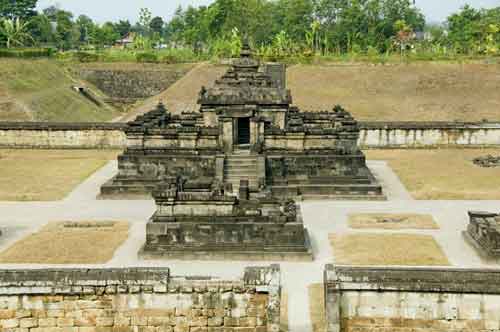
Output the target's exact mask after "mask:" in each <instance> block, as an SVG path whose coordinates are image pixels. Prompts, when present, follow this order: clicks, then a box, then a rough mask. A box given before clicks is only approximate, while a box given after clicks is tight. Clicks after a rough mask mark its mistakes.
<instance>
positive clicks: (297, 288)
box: [0, 162, 500, 332]
mask: <svg viewBox="0 0 500 332" xmlns="http://www.w3.org/2000/svg"><path fill="white" fill-rule="evenodd" d="M368 166H369V167H370V169H371V171H372V172H373V173H374V175H375V176H376V177H377V179H378V180H379V181H380V183H381V184H382V185H383V187H384V191H385V192H386V193H387V195H388V198H389V201H387V202H355V201H344V202H331V201H320V202H313V201H311V202H304V203H302V204H301V207H302V212H303V218H304V225H305V227H307V228H308V230H309V232H310V236H311V242H312V247H313V251H314V257H315V261H314V262H309V263H306V262H304V263H293V262H286V263H281V269H282V279H283V280H282V285H283V288H284V292H286V293H287V294H288V301H289V317H290V318H289V326H290V331H292V332H295V331H297V332H299V331H300V332H304V331H305V332H307V331H311V329H312V327H311V322H310V316H309V308H308V293H307V286H308V285H310V284H312V283H321V282H322V281H323V279H322V278H323V269H324V266H325V265H326V264H329V263H332V262H333V261H334V255H333V254H332V252H331V248H330V243H329V239H328V235H329V234H331V233H336V234H345V233H348V232H349V233H358V232H363V231H362V230H353V229H350V228H349V227H348V224H347V219H348V215H349V214H352V213H421V214H431V215H432V216H433V217H434V218H435V220H436V222H437V223H438V225H439V226H440V229H439V230H404V231H397V230H390V231H388V230H383V231H382V230H373V231H370V233H382V232H383V233H386V234H399V233H405V234H408V233H409V234H428V235H432V236H434V238H435V239H436V241H437V242H438V243H439V244H440V245H441V247H442V249H443V251H444V252H445V254H446V255H447V257H448V259H449V261H450V263H451V264H452V266H453V267H457V268H483V267H494V268H496V267H498V266H499V265H497V264H495V263H487V262H484V261H482V260H481V258H480V257H479V256H478V254H477V253H476V252H475V250H474V249H473V248H472V247H470V246H469V245H468V244H467V243H466V242H465V241H464V240H463V238H462V233H461V232H462V231H464V230H465V229H466V228H467V225H468V223H469V220H468V215H467V213H468V211H470V210H475V211H492V212H495V211H498V207H499V206H500V202H499V201H414V200H412V199H411V197H410V195H409V194H408V193H407V192H406V190H405V188H404V187H403V186H402V184H401V183H400V182H399V179H398V178H397V176H396V175H395V174H394V173H393V172H392V170H391V169H390V168H389V167H388V166H387V164H386V163H385V162H369V163H368ZM116 167H117V165H116V163H115V162H111V163H110V164H108V165H107V166H106V167H104V168H103V169H101V170H100V171H99V172H97V173H96V174H94V175H93V176H92V177H90V178H89V179H88V180H87V181H86V182H84V183H83V184H82V185H80V186H79V187H78V188H77V189H76V190H75V191H74V192H73V193H71V194H70V195H69V196H68V197H67V198H66V199H65V200H63V201H60V202H47V203H39V202H30V203H0V225H2V231H3V236H2V237H1V238H0V250H4V249H6V248H7V247H9V246H10V245H12V244H13V243H14V242H16V241H17V240H19V239H20V238H22V237H24V236H26V235H27V234H30V233H32V232H34V231H36V230H37V229H39V228H40V227H41V226H43V225H45V224H46V223H48V222H50V221H57V220H71V221H89V220H90V221H92V220H95V221H99V220H117V221H118V220H120V221H123V220H126V221H129V222H130V223H131V229H130V236H129V238H128V240H127V241H126V242H125V244H124V245H123V246H122V247H121V248H119V249H118V251H117V252H116V253H115V256H114V258H113V259H112V260H111V261H110V262H108V263H107V264H104V265H97V266H65V267H84V268H109V267H168V268H171V269H172V271H175V273H176V274H179V275H187V276H200V275H202V276H214V277H219V278H223V279H235V278H238V277H239V276H241V275H242V273H243V269H244V267H245V266H255V265H267V264H272V263H276V262H259V263H256V262H251V261H241V262H239V263H235V262H231V261H213V262H201V261H200V262H194V261H186V262H182V261H174V260H171V261H168V260H163V261H153V262H148V261H143V260H140V259H138V258H137V253H138V251H139V249H140V247H141V246H142V245H143V244H144V241H145V228H146V227H145V224H146V222H147V220H148V218H149V217H150V216H151V215H152V214H153V212H154V211H155V204H154V202H153V201H152V200H149V201H133V202H131V201H101V200H96V199H95V197H96V196H97V195H98V193H99V187H100V186H101V185H102V184H103V183H104V182H106V181H107V180H108V179H109V178H111V177H112V176H113V175H114V174H116ZM40 267H43V268H46V267H47V266H37V265H22V264H20V265H1V266H0V268H2V269H4V268H7V269H11V268H14V269H24V268H40Z"/></svg>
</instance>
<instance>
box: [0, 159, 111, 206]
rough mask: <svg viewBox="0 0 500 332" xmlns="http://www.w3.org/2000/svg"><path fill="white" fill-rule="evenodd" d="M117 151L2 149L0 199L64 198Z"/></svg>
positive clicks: (35, 199) (40, 199)
mask: <svg viewBox="0 0 500 332" xmlns="http://www.w3.org/2000/svg"><path fill="white" fill-rule="evenodd" d="M117 154H118V152H117V151H92V150H0V169H1V170H2V176H1V177H0V201H55V200H60V199H63V198H64V197H66V196H67V195H68V194H69V193H70V192H71V191H72V190H73V189H74V188H75V187H76V186H77V185H79V184H80V183H81V182H83V181H84V180H85V179H87V178H88V177H89V176H90V175H92V174H93V173H95V172H96V171H97V170H98V169H100V168H101V167H103V166H104V165H106V163H108V162H109V161H110V160H113V159H115V158H116V156H117Z"/></svg>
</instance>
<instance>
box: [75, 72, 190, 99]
mask: <svg viewBox="0 0 500 332" xmlns="http://www.w3.org/2000/svg"><path fill="white" fill-rule="evenodd" d="M134 67H139V68H136V69H122V70H119V69H105V68H79V69H74V70H75V71H76V72H77V74H78V75H79V77H81V78H82V79H84V80H87V81H89V82H91V83H92V84H93V85H95V86H96V87H98V88H99V89H100V90H101V91H102V92H104V93H105V94H106V95H107V96H108V97H110V98H122V99H130V98H133V99H142V98H147V97H151V96H154V95H157V94H159V93H161V92H162V91H165V90H166V89H168V88H169V87H170V86H171V85H172V84H174V83H175V82H177V81H178V80H179V79H180V78H182V77H183V76H184V75H185V74H186V73H187V72H188V71H189V70H190V69H191V66H189V65H183V66H178V65H175V66H168V65H165V66H160V67H158V66H155V68H152V67H150V66H145V65H144V66H140V65H135V66H134Z"/></svg>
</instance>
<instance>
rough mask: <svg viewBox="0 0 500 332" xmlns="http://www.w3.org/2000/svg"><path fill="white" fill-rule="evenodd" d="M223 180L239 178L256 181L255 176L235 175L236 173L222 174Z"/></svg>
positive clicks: (236, 179) (238, 179)
mask: <svg viewBox="0 0 500 332" xmlns="http://www.w3.org/2000/svg"><path fill="white" fill-rule="evenodd" d="M224 180H225V181H238V182H239V181H240V180H248V181H258V177H257V176H237V175H226V176H224Z"/></svg>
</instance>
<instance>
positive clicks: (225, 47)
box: [0, 0, 500, 56]
mask: <svg viewBox="0 0 500 332" xmlns="http://www.w3.org/2000/svg"><path fill="white" fill-rule="evenodd" d="M36 4H37V0H0V44H1V45H4V47H16V46H36V45H42V46H44V45H52V46H54V47H56V48H58V49H60V50H71V49H100V48H104V47H108V46H112V45H113V44H115V42H116V41H117V40H118V39H121V38H124V37H126V36H128V35H129V34H131V33H132V34H133V35H134V43H133V45H132V47H133V48H136V49H146V50H148V49H149V50H152V49H154V48H156V47H173V48H189V49H191V50H193V51H194V52H195V53H198V54H206V53H209V54H216V55H221V56H230V55H231V54H233V53H235V52H236V51H237V49H238V47H239V46H240V45H239V44H240V43H241V38H242V37H246V38H248V39H249V40H250V42H251V44H253V46H254V47H255V48H257V49H258V50H259V52H261V53H266V52H267V53H273V54H275V55H276V54H281V53H283V54H287V53H305V54H307V53H309V54H313V55H328V54H345V53H377V54H380V53H387V52H395V51H399V50H405V49H406V48H408V47H413V46H414V45H416V44H418V45H419V46H421V47H426V48H427V49H430V50H434V51H442V50H452V51H454V52H456V53H462V54H478V53H479V54H498V53H499V45H500V6H499V7H497V8H493V9H474V8H473V7H470V6H465V7H463V8H462V9H461V10H460V11H458V12H456V13H453V14H452V15H450V16H449V17H448V18H447V20H446V22H444V23H443V24H437V25H436V24H427V23H426V20H425V17H424V15H423V14H422V12H421V10H420V9H419V8H418V7H416V6H415V5H414V1H413V0H216V1H214V2H213V3H212V4H210V5H208V6H198V7H193V6H188V7H186V8H182V7H179V8H177V10H176V11H175V13H174V15H173V17H172V18H171V19H170V20H168V21H165V20H164V19H163V18H162V17H161V16H154V15H153V13H151V11H150V10H149V9H147V8H142V9H141V10H140V13H139V15H138V19H137V22H136V23H135V24H132V23H131V22H130V21H129V20H118V21H116V22H105V23H103V24H98V23H96V22H94V21H93V20H92V19H91V18H90V17H88V16H86V15H80V16H78V17H75V15H74V14H73V13H71V12H69V11H66V10H63V9H60V8H58V7H55V6H51V7H48V8H45V9H44V10H42V11H40V12H37V11H36V10H35V8H36Z"/></svg>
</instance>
